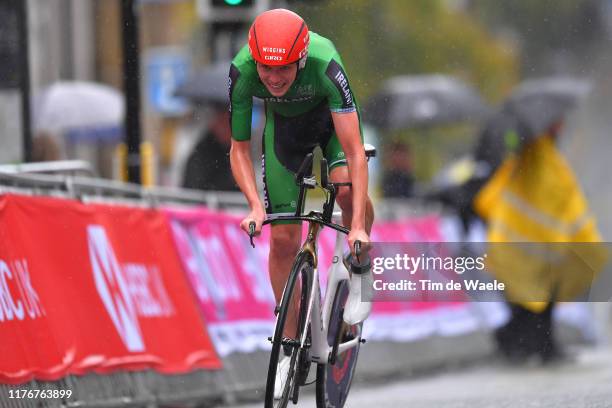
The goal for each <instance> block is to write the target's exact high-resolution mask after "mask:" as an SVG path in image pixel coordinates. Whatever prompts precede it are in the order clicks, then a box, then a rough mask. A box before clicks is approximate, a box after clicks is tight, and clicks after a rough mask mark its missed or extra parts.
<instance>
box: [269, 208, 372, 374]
mask: <svg viewBox="0 0 612 408" xmlns="http://www.w3.org/2000/svg"><path fill="white" fill-rule="evenodd" d="M278 220H294V221H296V220H300V221H307V222H308V233H307V235H306V240H305V241H304V243H303V245H302V248H301V249H300V252H308V253H310V254H311V255H312V259H313V260H314V265H313V267H314V269H313V271H312V276H311V278H312V279H313V284H312V289H311V293H310V295H309V303H308V311H307V314H306V321H310V324H311V326H310V327H311V329H310V331H311V344H310V359H311V360H312V361H313V362H316V363H319V364H327V363H328V362H329V361H330V358H331V357H332V356H331V353H332V351H333V347H332V346H330V345H329V344H328V342H327V334H328V331H329V327H328V323H329V320H330V317H331V316H330V314H331V309H332V303H333V301H334V296H335V293H336V289H337V287H338V285H339V284H340V282H342V281H343V280H346V281H348V280H349V279H350V276H349V274H348V271H347V270H346V268H344V267H343V266H341V265H340V264H339V263H340V262H342V244H343V242H344V240H343V235H342V234H347V233H348V229H346V228H344V227H342V226H340V225H337V224H333V223H331V222H326V221H325V220H324V219H323V217H322V214H321V213H317V212H314V211H313V212H311V213H310V214H309V215H307V216H304V215H296V216H280V217H277V218H273V219H268V220H266V222H265V223H270V222H272V221H278ZM321 226H327V227H331V228H333V229H335V230H336V231H337V235H336V244H335V247H334V261H333V263H332V265H331V267H330V274H329V276H328V278H327V279H328V280H327V287H326V290H325V296H324V298H323V302H321V286H320V281H319V267H318V266H319V259H318V255H317V238H318V235H319V232H320V231H321ZM342 324H344V323H342ZM306 336H307V332H304V333H302V337H301V338H300V339H299V342H300V347H301V348H304V347H306V341H307V338H306ZM360 340H361V338H360V336H356V337H355V338H354V339H351V340H349V341H346V342H344V343H340V344H339V345H338V349H337V353H338V354H340V353H343V352H344V351H346V350H348V349H350V348H352V347H355V346H357V344H359V342H360Z"/></svg>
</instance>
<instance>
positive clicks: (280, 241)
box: [268, 224, 302, 339]
mask: <svg viewBox="0 0 612 408" xmlns="http://www.w3.org/2000/svg"><path fill="white" fill-rule="evenodd" d="M301 229H302V228H301V225H299V224H280V225H279V224H276V225H272V229H271V236H270V255H269V259H268V270H269V273H270V282H271V283H272V290H273V291H274V298H275V299H276V304H277V305H279V304H280V302H281V297H282V295H283V288H284V287H285V283H286V282H287V278H288V276H289V271H290V270H291V266H292V265H293V261H294V259H295V255H296V254H297V252H298V250H299V249H300V237H301V233H300V232H301ZM298 284H299V282H298ZM294 293H300V290H299V287H298V288H296V290H295V291H294ZM292 305H293V306H292V307H291V309H290V311H289V313H288V315H287V321H286V323H285V329H284V331H283V336H284V337H289V338H292V339H295V338H296V333H295V330H296V327H297V312H298V310H297V307H298V305H299V298H298V297H297V296H295V299H294V300H293V302H292Z"/></svg>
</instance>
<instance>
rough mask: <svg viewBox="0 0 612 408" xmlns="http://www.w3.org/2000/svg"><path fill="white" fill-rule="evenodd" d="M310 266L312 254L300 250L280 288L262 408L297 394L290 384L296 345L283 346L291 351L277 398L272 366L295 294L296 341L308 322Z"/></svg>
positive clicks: (278, 407) (281, 405)
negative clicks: (285, 280) (287, 367)
mask: <svg viewBox="0 0 612 408" xmlns="http://www.w3.org/2000/svg"><path fill="white" fill-rule="evenodd" d="M313 268H314V261H313V258H312V255H311V254H310V253H308V252H301V253H300V254H298V256H297V257H296V260H295V262H294V264H293V267H292V268H291V273H290V274H289V278H288V279H287V283H286V284H285V289H284V290H283V297H282V299H281V305H280V308H279V310H278V315H277V317H276V326H275V329H274V336H273V338H272V351H271V352H270V364H269V366H268V379H267V382H266V395H265V401H264V406H265V408H285V407H286V406H287V403H288V402H289V400H290V399H291V398H292V397H293V396H294V395H297V394H296V393H294V392H293V391H294V387H298V386H299V385H298V384H297V383H296V381H297V379H298V378H297V377H298V375H296V374H297V372H298V369H299V367H298V363H299V360H300V358H299V357H300V348H299V346H290V347H286V348H288V349H290V350H291V353H290V355H288V356H287V357H286V358H289V359H290V360H289V369H288V371H287V375H286V377H285V378H283V379H280V378H279V380H281V381H282V382H283V384H284V386H283V392H282V397H281V398H280V399H274V385H275V383H276V380H277V378H276V369H277V366H278V362H279V361H280V359H281V357H282V355H283V353H284V348H283V344H282V341H283V331H284V328H285V325H286V323H287V318H288V316H289V306H290V302H291V300H292V299H294V301H296V300H295V299H296V296H299V298H298V301H299V310H298V311H297V316H296V323H297V338H296V340H297V341H298V342H299V339H300V336H301V334H302V333H303V332H304V331H305V330H308V327H309V322H306V314H307V306H308V300H309V296H310V289H311V288H312V271H313Z"/></svg>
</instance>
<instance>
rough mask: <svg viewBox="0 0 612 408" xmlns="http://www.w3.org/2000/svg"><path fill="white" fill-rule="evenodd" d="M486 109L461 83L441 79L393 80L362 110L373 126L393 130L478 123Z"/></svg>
mask: <svg viewBox="0 0 612 408" xmlns="http://www.w3.org/2000/svg"><path fill="white" fill-rule="evenodd" d="M487 111H488V109H487V107H486V105H485V104H484V102H483V101H482V98H481V97H480V96H479V94H478V93H477V92H476V91H475V90H474V89H473V88H472V87H470V86H468V85H466V84H465V83H463V82H462V81H460V80H458V79H456V78H453V77H450V76H444V75H414V76H408V75H403V76H397V77H393V78H391V79H388V80H387V81H385V82H384V84H383V87H382V89H381V90H380V91H379V92H378V93H377V94H375V95H374V96H373V97H372V98H371V99H370V100H369V101H368V102H367V103H366V105H365V107H364V118H365V120H366V121H368V122H370V123H371V124H373V125H374V126H377V127H380V128H383V129H386V130H397V129H406V128H412V127H422V126H430V125H436V124H446V123H453V122H462V121H474V120H478V119H480V118H481V117H483V115H485V114H486V113H487Z"/></svg>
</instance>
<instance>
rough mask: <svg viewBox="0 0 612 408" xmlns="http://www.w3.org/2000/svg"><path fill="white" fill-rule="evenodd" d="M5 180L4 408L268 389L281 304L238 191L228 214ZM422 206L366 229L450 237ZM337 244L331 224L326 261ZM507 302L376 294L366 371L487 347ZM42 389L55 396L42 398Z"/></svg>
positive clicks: (0, 393) (182, 399)
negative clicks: (241, 217)
mask: <svg viewBox="0 0 612 408" xmlns="http://www.w3.org/2000/svg"><path fill="white" fill-rule="evenodd" d="M0 173H1V172H0ZM0 184H1V185H0V292H1V293H0V317H1V318H0V338H1V339H2V342H0V407H34V406H37V407H56V406H73V407H76V406H85V407H112V406H146V407H153V406H176V405H180V404H186V405H202V406H207V405H208V406H210V405H215V404H228V403H232V402H235V401H240V400H250V399H261V391H262V389H263V386H264V382H265V375H264V374H265V370H266V367H267V353H266V351H267V350H268V349H269V344H268V343H267V341H266V339H267V337H268V336H269V335H270V333H271V332H272V327H273V320H272V313H271V310H273V307H274V299H273V296H272V293H271V289H270V287H269V283H268V277H267V250H268V246H267V241H268V240H267V238H266V234H268V233H269V232H268V230H264V236H263V237H261V238H260V239H258V240H257V241H256V243H257V247H256V249H255V250H253V249H252V248H251V247H250V245H249V242H248V239H247V238H246V237H245V236H244V234H243V233H242V232H241V231H240V230H239V228H238V218H237V217H236V216H235V215H232V212H233V209H235V208H239V206H240V205H241V204H240V203H239V201H238V198H237V197H236V199H230V200H226V201H225V202H226V203H227V209H228V210H227V211H223V212H219V211H217V210H214V209H213V210H211V207H219V203H221V202H223V200H218V201H217V202H216V204H215V205H210V206H207V208H204V207H203V206H201V205H200V206H194V205H193V204H197V203H198V202H199V203H200V204H206V203H209V204H210V203H211V200H209V199H206V197H205V196H204V195H200V193H198V192H180V191H169V190H166V191H163V190H157V191H155V190H144V189H141V188H140V187H139V186H134V185H127V184H123V183H121V184H116V183H112V182H105V181H100V180H88V179H87V178H79V177H76V176H73V175H68V176H67V175H58V174H54V175H38V174H37V175H24V174H11V173H8V172H7V173H1V174H0ZM24 188H28V189H27V190H24ZM183 193H184V194H183ZM51 195H52V196H55V197H50V196H51ZM111 200H112V202H111ZM101 201H102V202H104V203H100V202H101ZM212 201H214V200H212ZM389 208H390V207H389V206H388V207H386V211H388V212H389V213H391V212H392V210H390V209H389ZM404 210H405V209H404ZM414 213H415V214H416V213H418V214H419V216H417V217H413V218H411V219H410V221H406V220H404V221H386V222H385V221H383V222H378V223H377V226H376V229H375V230H374V231H373V234H372V237H373V239H374V240H395V241H404V240H411V241H442V240H444V239H445V238H446V237H447V235H446V234H448V232H447V231H448V226H445V225H443V224H444V222H443V219H442V218H440V217H439V215H438V214H432V213H431V212H430V213H429V214H427V212H426V211H422V210H414ZM333 242H334V236H333V234H332V233H331V231H330V230H327V229H326V230H324V232H323V234H322V236H321V254H320V256H321V264H322V265H326V264H329V262H330V259H331V257H332V256H333V254H332V247H333ZM321 272H322V276H323V279H325V272H326V271H325V269H323V270H322V271H321ZM504 313H505V310H503V308H501V307H499V305H497V304H470V303H455V304H447V303H436V302H427V303H408V302H395V303H393V304H382V303H381V304H376V305H375V307H374V310H373V313H372V316H371V317H370V319H368V321H367V322H366V325H365V327H364V330H365V337H366V338H368V339H369V340H370V342H369V343H368V344H367V347H363V348H362V354H361V356H362V357H361V358H360V363H359V367H360V368H359V369H358V375H359V376H360V377H359V378H357V380H359V379H360V378H368V377H372V376H378V377H380V376H383V377H384V376H389V375H392V374H393V373H398V372H400V371H402V372H404V373H405V372H407V371H410V370H418V369H426V368H428V367H432V366H436V365H439V364H443V363H444V364H452V363H453V362H456V361H460V360H464V361H465V360H473V359H475V358H478V357H479V356H480V357H482V356H485V355H487V354H488V353H490V351H491V344H490V342H489V341H488V331H489V330H490V328H491V327H492V326H494V325H496V324H499V322H500V321H502V320H503V318H504ZM457 339H463V341H457ZM432 344H437V345H438V346H439V347H434V348H432V347H431V345H432ZM213 346H214V347H213ZM390 349H394V350H396V351H397V353H393V357H390V354H389V350H390ZM434 349H435V350H443V351H442V352H435V353H432V352H431V350H434ZM23 390H25V391H26V398H15V396H16V395H19V394H16V393H18V392H21V391H23ZM45 390H46V391H50V392H51V396H52V397H53V396H54V395H57V398H41V397H40V395H41V392H42V391H45ZM62 390H63V391H67V390H70V391H71V395H70V397H66V395H65V393H64V397H60V395H61V391H62ZM27 391H33V392H36V391H39V393H38V396H39V397H38V398H27ZM54 391H57V393H55V394H54ZM31 395H33V394H31ZM44 395H46V394H44Z"/></svg>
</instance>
